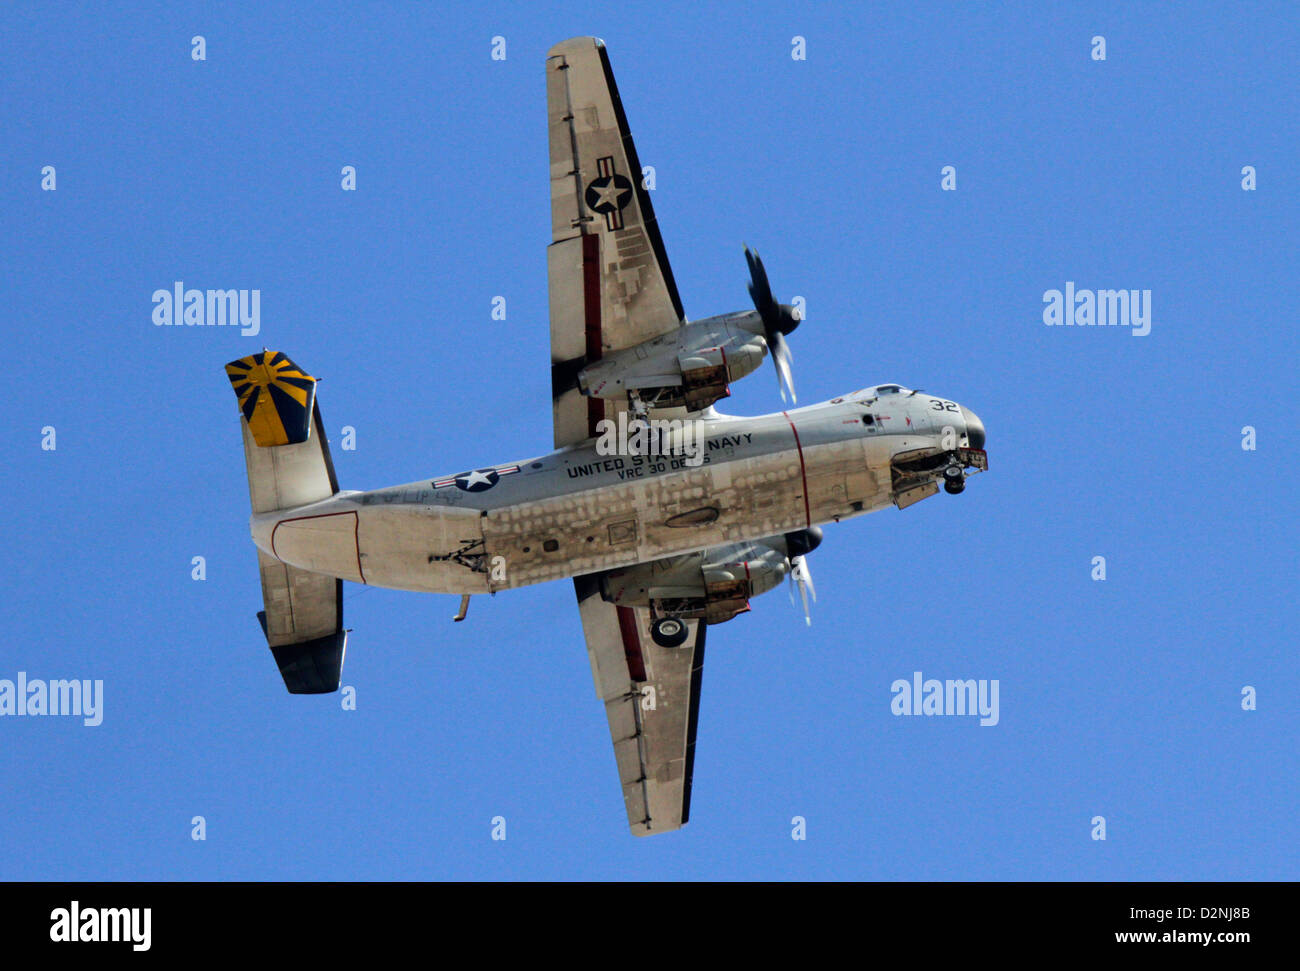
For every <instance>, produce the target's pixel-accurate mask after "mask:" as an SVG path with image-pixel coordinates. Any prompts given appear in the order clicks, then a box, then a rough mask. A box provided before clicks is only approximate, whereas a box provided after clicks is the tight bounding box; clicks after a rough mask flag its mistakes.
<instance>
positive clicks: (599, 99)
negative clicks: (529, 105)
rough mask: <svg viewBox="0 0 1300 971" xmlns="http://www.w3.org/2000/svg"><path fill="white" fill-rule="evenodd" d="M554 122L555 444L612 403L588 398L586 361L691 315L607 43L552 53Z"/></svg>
mask: <svg viewBox="0 0 1300 971" xmlns="http://www.w3.org/2000/svg"><path fill="white" fill-rule="evenodd" d="M546 110H547V116H548V121H549V125H550V157H551V239H552V242H551V245H550V247H549V248H548V250H547V272H548V278H549V282H550V316H551V385H552V404H553V408H554V417H555V447H556V448H563V447H564V446H565V445H572V444H573V443H575V442H580V441H582V440H583V439H586V438H590V437H592V436H594V435H595V434H596V432H595V424H596V422H598V421H600V420H601V419H602V418H605V417H607V415H606V408H609V409H610V414H609V415H608V417H614V415H615V413H616V409H615V405H614V403H613V402H609V403H606V402H603V401H601V400H599V399H596V398H584V397H583V395H582V394H581V393H580V392H579V391H578V386H577V376H578V372H579V371H581V370H582V368H583V366H584V365H586V364H587V363H588V362H589V361H595V360H598V359H599V358H600V357H601V356H603V355H604V354H607V353H609V352H611V351H616V350H621V349H623V348H626V347H631V346H633V345H635V344H639V343H641V342H642V341H647V340H651V339H653V338H655V337H659V336H660V335H662V334H666V333H668V332H670V331H673V330H676V329H677V328H678V327H680V326H681V325H682V323H683V321H684V320H685V315H684V314H683V313H682V301H681V297H679V296H678V294H677V284H676V283H675V282H674V281H673V273H672V269H671V268H670V267H669V265H668V256H667V254H666V253H665V252H664V243H663V239H662V238H661V237H660V235H659V226H658V223H656V222H655V215H654V207H653V206H652V205H651V203H650V194H649V193H648V192H647V191H646V190H645V189H644V188H643V187H642V185H641V162H640V160H639V159H638V158H637V154H636V146H635V145H633V144H632V135H631V133H630V131H629V130H628V126H627V118H626V117H625V116H624V114H623V103H622V102H621V101H620V100H619V96H618V88H617V86H616V85H615V84H614V74H613V72H612V71H611V70H610V66H609V56H608V55H607V54H606V52H605V45H604V44H603V43H602V42H601V41H599V40H597V39H596V38H594V37H575V38H572V39H571V40H566V41H564V42H563V43H562V44H558V45H556V46H555V47H553V48H551V51H550V53H549V55H548V56H547V58H546Z"/></svg>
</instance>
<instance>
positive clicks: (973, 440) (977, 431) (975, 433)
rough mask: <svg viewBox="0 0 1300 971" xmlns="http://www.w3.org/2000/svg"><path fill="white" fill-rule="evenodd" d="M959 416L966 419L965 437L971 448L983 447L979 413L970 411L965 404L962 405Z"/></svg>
mask: <svg viewBox="0 0 1300 971" xmlns="http://www.w3.org/2000/svg"><path fill="white" fill-rule="evenodd" d="M961 416H962V418H964V419H965V421H966V438H967V440H968V441H969V442H970V447H971V448H983V447H984V422H982V421H980V419H979V415H977V414H975V412H973V411H971V410H970V409H969V408H967V407H966V406H965V405H962V408H961Z"/></svg>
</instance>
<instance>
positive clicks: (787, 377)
mask: <svg viewBox="0 0 1300 971" xmlns="http://www.w3.org/2000/svg"><path fill="white" fill-rule="evenodd" d="M769 347H770V349H771V351H772V363H773V364H775V365H776V381H777V385H778V386H779V387H780V389H781V400H782V401H785V400H786V398H785V393H786V391H787V390H788V391H789V392H790V401H791V403H793V404H798V403H799V399H798V398H797V397H796V396H795V393H794V374H793V373H792V372H791V369H790V363H791V362H792V361H793V360H794V355H793V354H791V353H790V345H789V344H787V343H786V341H785V338H784V337H782V336H781V332H780V331H779V330H778V331H773V332H772V341H771V343H770V345H769Z"/></svg>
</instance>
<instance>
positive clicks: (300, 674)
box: [257, 610, 348, 695]
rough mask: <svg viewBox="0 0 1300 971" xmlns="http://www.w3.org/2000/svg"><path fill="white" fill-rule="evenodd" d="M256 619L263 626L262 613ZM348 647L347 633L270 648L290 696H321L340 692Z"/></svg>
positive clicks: (327, 635)
mask: <svg viewBox="0 0 1300 971" xmlns="http://www.w3.org/2000/svg"><path fill="white" fill-rule="evenodd" d="M257 617H258V619H259V620H261V621H262V623H263V624H265V623H266V620H265V618H266V613H265V611H260V610H259V611H258V612H257ZM347 648H348V632H347V631H339V632H338V633H337V634H326V635H325V636H324V637H318V638H316V640H314V641H304V642H303V643H301V644H283V645H281V646H280V647H275V646H272V647H271V653H272V654H273V655H274V656H275V663H276V664H277V665H278V666H279V668H280V676H281V677H283V678H284V686H285V687H286V688H288V689H289V693H290V694H292V695H323V694H329V693H330V692H332V691H338V690H339V683H340V682H341V681H342V680H343V655H344V654H345V653H346V652H347Z"/></svg>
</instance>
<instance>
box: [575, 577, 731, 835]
mask: <svg viewBox="0 0 1300 971" xmlns="http://www.w3.org/2000/svg"><path fill="white" fill-rule="evenodd" d="M573 583H574V587H575V589H576V590H577V594H578V609H579V611H580V612H581V614H582V629H583V632H584V633H585V634H586V636H587V653H588V654H589V655H590V657H591V672H592V675H593V677H594V678H595V680H596V695H597V696H598V697H599V698H600V699H601V701H602V702H604V705H605V714H606V716H607V717H608V718H609V733H610V736H611V737H612V738H613V741H614V758H615V760H616V761H617V763H618V777H619V782H620V783H621V784H622V786H623V801H624V803H625V804H626V806H627V822H628V826H630V827H631V829H632V832H633V833H634V834H635V835H637V836H649V835H651V834H654V833H663V832H667V831H669V830H674V829H679V828H681V827H682V826H683V825H685V823H686V821H687V820H688V819H689V818H690V813H691V775H692V772H693V771H694V767H695V732H696V726H697V724H698V721H699V711H700V679H701V675H702V673H703V669H704V635H705V631H706V630H707V629H708V625H707V624H705V623H704V622H702V621H695V620H691V621H687V622H686V623H687V627H688V630H689V632H690V633H689V636H688V638H687V640H686V642H685V643H684V644H682V645H681V646H680V647H660V646H659V645H657V644H655V642H654V641H653V640H651V638H650V611H649V610H648V609H646V608H644V607H619V606H616V605H614V604H612V603H607V602H606V601H605V600H602V599H601V596H600V576H599V574H590V575H588V576H580V577H575V578H574V581H573Z"/></svg>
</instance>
